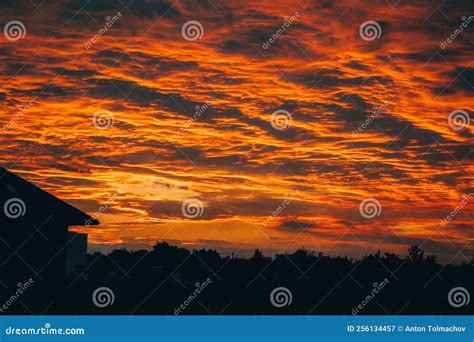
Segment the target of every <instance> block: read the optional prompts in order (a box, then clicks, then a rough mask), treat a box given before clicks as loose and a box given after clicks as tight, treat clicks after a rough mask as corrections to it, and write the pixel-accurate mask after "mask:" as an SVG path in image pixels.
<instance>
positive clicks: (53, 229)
mask: <svg viewBox="0 0 474 342" xmlns="http://www.w3.org/2000/svg"><path fill="white" fill-rule="evenodd" d="M97 224H99V221H97V220H96V219H95V218H93V217H90V216H89V215H87V214H85V213H83V212H82V211H80V210H79V209H77V208H75V207H73V206H71V205H70V204H68V203H66V202H64V201H62V200H60V199H59V198H57V197H55V196H53V195H51V194H49V193H48V192H46V191H43V190H41V189H40V188H39V187H37V186H36V185H34V184H32V183H30V182H28V181H27V180H25V179H23V178H21V177H19V176H18V175H15V174H14V173H12V172H10V171H8V170H6V169H4V168H2V167H0V294H2V295H5V296H7V297H6V298H8V295H9V294H11V293H13V292H15V290H16V289H17V287H19V286H20V284H24V283H25V282H27V281H28V279H34V284H35V285H34V286H31V290H28V292H35V294H34V295H32V296H31V297H33V298H34V299H35V301H34V303H35V304H37V305H36V306H37V307H38V308H40V307H41V306H42V305H47V304H46V302H47V300H48V294H54V293H55V291H57V290H59V289H60V288H61V287H63V285H64V283H65V279H66V274H67V273H69V274H71V273H72V272H74V266H75V265H74V263H77V262H80V261H81V260H84V259H85V256H86V253H87V235H86V234H78V233H73V232H68V227H70V226H86V225H97ZM84 241H85V243H84ZM68 259H69V260H68ZM4 298H5V297H4ZM1 299H2V298H0V300H1ZM42 299H44V303H42ZM0 305H1V303H0Z"/></svg>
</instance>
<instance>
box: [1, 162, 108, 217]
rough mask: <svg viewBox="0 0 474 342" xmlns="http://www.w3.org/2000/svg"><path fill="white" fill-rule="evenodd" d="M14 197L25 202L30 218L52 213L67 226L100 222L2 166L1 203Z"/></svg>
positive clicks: (46, 215)
mask: <svg viewBox="0 0 474 342" xmlns="http://www.w3.org/2000/svg"><path fill="white" fill-rule="evenodd" d="M12 198H18V199H20V200H21V201H22V202H24V203H25V212H26V213H27V216H28V217H30V218H31V217H48V216H51V215H52V216H54V218H55V219H56V220H58V221H60V222H61V223H64V224H65V225H67V226H84V225H86V224H85V223H86V222H88V224H87V225H98V224H99V221H98V220H97V219H95V218H93V217H91V216H89V215H87V214H86V213H84V212H82V211H80V210H79V209H77V208H75V207H73V206H72V205H70V204H69V203H66V202H64V201H63V200H60V199H59V198H57V197H55V196H53V195H51V194H50V193H48V192H46V191H44V190H41V189H40V188H39V187H38V186H36V185H35V184H33V183H31V182H29V181H27V180H25V179H23V178H21V177H19V176H18V175H16V174H14V173H12V172H10V171H8V170H7V169H5V168H3V167H0V200H1V203H5V201H7V200H9V199H12Z"/></svg>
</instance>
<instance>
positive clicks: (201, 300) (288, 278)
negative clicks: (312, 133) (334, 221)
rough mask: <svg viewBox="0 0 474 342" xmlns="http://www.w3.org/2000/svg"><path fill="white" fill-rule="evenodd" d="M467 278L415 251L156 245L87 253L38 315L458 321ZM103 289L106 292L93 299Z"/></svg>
mask: <svg viewBox="0 0 474 342" xmlns="http://www.w3.org/2000/svg"><path fill="white" fill-rule="evenodd" d="M473 280H474V264H473V262H465V263H463V264H456V265H454V264H447V265H441V264H439V263H438V262H437V258H436V256H425V254H424V252H423V251H422V250H421V249H420V247H419V246H412V247H410V248H409V250H408V253H407V255H406V256H403V257H401V256H398V255H396V254H392V253H384V254H382V253H380V252H377V253H375V254H371V255H367V256H365V257H364V258H362V259H360V260H356V259H352V258H348V257H340V256H338V257H331V256H327V255H324V254H323V253H314V252H311V251H308V250H306V249H299V250H297V251H296V252H294V253H291V254H277V255H275V256H274V257H273V258H269V257H266V256H264V255H263V253H262V252H261V251H260V250H256V251H255V253H254V255H253V256H252V257H251V258H248V259H245V258H240V257H235V256H234V255H231V256H222V255H220V254H219V253H218V252H217V251H216V250H212V249H199V250H192V251H190V250H188V249H185V248H181V247H177V246H172V245H170V244H168V243H166V242H159V243H157V244H156V245H155V246H154V247H153V250H151V251H149V250H139V251H130V250H126V249H118V250H114V251H112V252H111V253H109V254H103V253H99V252H97V253H94V254H90V255H88V260H87V264H86V265H84V266H83V267H82V268H81V269H79V270H78V271H77V272H76V274H75V275H74V276H72V277H70V278H68V279H67V281H66V283H65V284H64V286H63V290H62V291H59V292H58V293H55V294H54V298H52V299H53V300H52V303H51V304H50V305H49V306H48V307H47V308H46V309H45V310H44V311H40V312H35V313H45V314H97V315H101V314H145V315H148V314H155V315H156V314H160V315H174V314H181V315H208V314H213V315H217V314H224V315H229V314H237V315H240V314H245V315H253V314H257V315H259V314H272V315H273V314H277V315H278V314H289V315H306V314H312V315H320V314H337V315H340V314H345V315H352V314H359V315H368V314H381V315H385V314H392V315H395V314H425V315H431V314H448V315H455V314H456V315H459V314H472V313H473V309H472V308H473V306H472V303H469V304H468V305H464V306H462V307H459V308H455V307H453V306H452V305H450V303H449V302H448V293H449V291H450V290H451V289H452V288H454V287H464V288H465V289H467V290H468V291H470V292H471V293H473V292H472V287H473V283H474V282H473ZM204 284H205V286H204ZM381 284H383V287H382V286H381ZM278 287H285V288H287V289H288V290H289V291H290V292H291V300H288V297H286V298H284V301H285V300H286V302H285V303H284V304H287V305H283V306H282V307H276V306H275V305H273V304H272V300H271V298H270V297H271V293H272V291H273V290H274V289H275V288H278ZM99 288H108V289H110V291H111V292H112V294H110V293H107V294H106V295H104V296H105V297H107V296H109V297H107V298H100V299H98V298H95V299H94V298H93V297H94V292H95V291H97V289H99ZM376 288H377V290H378V291H376V292H377V293H375V294H374V289H376ZM197 289H199V291H198V290H197ZM107 291H108V290H107ZM197 292H199V293H197ZM369 296H370V297H369ZM280 299H282V298H280ZM97 300H99V301H100V300H102V302H101V303H102V304H100V303H99V305H97ZM28 303H29V302H28V301H27V300H26V299H25V304H26V305H28ZM20 311H21V307H20ZM12 313H13V312H12Z"/></svg>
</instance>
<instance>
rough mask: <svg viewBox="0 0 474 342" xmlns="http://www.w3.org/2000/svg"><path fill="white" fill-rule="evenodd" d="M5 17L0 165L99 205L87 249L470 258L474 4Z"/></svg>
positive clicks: (346, 3)
mask: <svg viewBox="0 0 474 342" xmlns="http://www.w3.org/2000/svg"><path fill="white" fill-rule="evenodd" d="M0 8H1V11H0V18H1V23H2V27H4V28H5V29H4V30H2V32H1V33H0V34H1V36H0V52H1V53H0V70H1V79H2V82H1V85H0V101H1V107H0V144H1V146H2V147H1V149H0V165H1V166H4V167H6V168H7V169H9V170H10V171H12V172H15V173H17V174H19V175H20V176H22V177H24V178H26V179H28V180H30V181H32V182H35V183H36V184H38V185H39V186H40V187H42V188H43V189H44V190H46V191H49V192H51V193H52V194H54V195H55V196H58V197H59V198H61V199H64V200H66V201H68V202H69V203H71V204H73V205H75V206H76V207H78V208H79V209H81V210H83V211H85V212H87V213H88V214H90V215H93V214H94V213H96V212H98V211H99V210H100V208H102V210H101V211H102V213H101V214H99V215H97V218H98V219H99V220H100V221H101V225H100V226H95V227H87V228H78V230H80V231H85V232H87V233H88V234H89V249H90V250H97V249H100V250H104V251H107V250H112V249H114V248H116V247H119V246H120V247H122V246H126V247H128V248H144V247H150V246H151V245H153V244H154V243H155V242H156V241H168V242H170V243H173V244H176V245H182V246H185V247H188V248H217V249H218V250H219V251H221V252H223V253H230V252H235V253H236V254H238V255H242V256H247V255H249V254H251V253H252V251H253V250H254V249H255V248H260V249H262V250H263V251H264V252H265V254H267V255H273V254H274V253H279V252H293V251H294V250H295V249H297V248H301V247H305V248H307V249H310V250H315V251H318V252H319V251H321V252H324V253H327V254H331V255H337V254H340V255H349V256H354V257H359V256H362V255H364V254H366V253H369V252H371V251H376V250H378V249H380V250H382V251H390V252H396V253H401V254H406V249H407V248H408V247H409V245H411V244H415V243H418V244H423V249H425V251H426V252H427V253H428V254H431V253H435V254H437V255H439V257H440V259H441V261H445V262H448V261H456V262H463V261H468V260H470V259H471V258H472V256H473V255H474V246H473V244H472V242H473V237H474V232H473V229H474V226H473V218H474V205H473V203H474V197H472V196H474V194H473V195H472V196H471V197H469V194H470V193H474V186H473V177H472V174H473V172H474V165H473V157H474V154H473V151H472V149H473V136H474V128H473V127H474V124H473V123H472V122H471V123H469V121H470V119H472V113H473V112H474V101H473V87H474V64H473V56H474V45H473V44H474V17H470V16H472V15H473V14H474V4H473V2H472V1H467V0H466V1H455V0H450V1H432V0H413V1H404V0H401V1H397V0H386V1H375V0H374V1H352V0H340V1H326V0H322V1H306V0H300V1H219V0H210V1H207V0H195V1H177V2H175V1H146V0H142V1H137V0H135V1H131V0H117V1H114V0H106V1H105V0H104V1H84V0H71V1H44V2H41V1H32V2H30V1H14V0H11V1H2V5H0ZM12 21H15V22H16V21H18V22H20V23H21V24H22V25H23V26H24V27H21V25H19V26H18V24H16V25H17V26H16V28H18V29H19V30H20V36H18V35H16V36H15V34H18V31H17V32H15V31H14V30H13V29H14V28H15V27H14V28H13V29H12V31H10V32H7V29H6V28H7V26H8V23H11V22H12ZM15 22H14V23H13V24H11V25H14V24H15ZM107 23H109V24H108V25H107ZM462 23H465V27H463V26H462ZM364 24H367V25H371V27H369V29H368V31H367V32H366V31H364V30H362V28H363V27H364ZM361 25H362V27H361ZM188 26H190V27H188ZM104 27H106V29H104ZM282 27H284V29H282ZM460 27H462V28H463V29H462V31H461V30H460ZM186 28H188V29H189V31H188V30H186ZM23 29H24V30H23ZM370 29H372V32H370ZM456 30H457V33H455V31H456ZM196 33H197V34H196ZM374 33H375V36H373V35H372V36H371V34H374ZM23 34H24V36H23ZM272 36H273V37H276V39H275V38H272ZM450 36H451V38H452V37H454V39H451V38H450ZM448 38H449V40H450V41H449V42H448V41H447V39H448ZM270 40H271V41H272V42H270ZM275 111H277V113H276V114H274V116H273V118H272V113H274V112H275ZM450 113H453V114H451V115H450ZM275 115H277V116H278V119H277V120H275V119H274V117H275ZM98 117H100V119H98ZM448 118H451V119H453V118H454V119H453V120H448ZM463 120H464V121H463ZM471 121H472V120H471ZM190 199H192V200H197V201H195V202H194V203H199V202H200V203H202V211H201V210H199V209H200V208H198V215H197V217H195V218H188V217H186V216H185V215H184V214H183V210H182V205H183V202H184V201H186V200H190ZM285 199H286V202H285ZM368 199H370V200H371V204H374V203H375V204H376V205H375V206H376V208H375V209H376V211H377V212H376V215H375V216H374V215H365V216H374V217H364V215H362V214H361V210H360V203H361V202H362V201H364V200H368ZM372 199H375V200H376V202H374V201H373V200H372ZM377 201H378V202H377ZM378 204H379V205H378ZM282 206H283V207H284V208H282ZM279 207H280V209H278V208H279ZM276 211H278V213H276V215H274V216H273V213H274V212H276ZM453 211H455V212H456V213H455V215H454V217H453V219H452V220H450V221H448V222H447V224H443V223H442V222H443V221H442V220H443V218H446V216H447V215H450V213H451V212H453ZM201 214H202V215H201ZM188 216H189V215H188ZM269 217H271V218H269Z"/></svg>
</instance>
